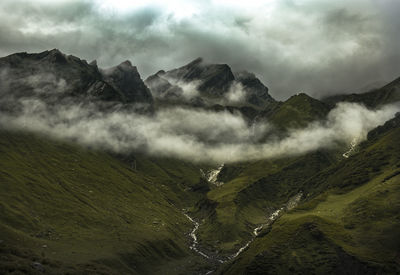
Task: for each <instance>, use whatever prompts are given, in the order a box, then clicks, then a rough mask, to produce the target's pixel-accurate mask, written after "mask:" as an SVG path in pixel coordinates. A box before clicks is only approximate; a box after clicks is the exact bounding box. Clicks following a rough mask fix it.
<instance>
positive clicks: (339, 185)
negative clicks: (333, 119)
mask: <svg viewBox="0 0 400 275" xmlns="http://www.w3.org/2000/svg"><path fill="white" fill-rule="evenodd" d="M397 119H398V118H397ZM399 139H400V128H399V127H398V126H397V127H393V128H390V127H388V129H386V130H385V129H384V130H383V131H381V132H380V133H378V134H377V135H375V136H373V137H370V139H369V140H368V141H367V142H365V143H364V144H362V145H361V146H360V147H361V148H360V152H359V153H357V154H355V155H354V156H352V157H350V158H349V159H346V160H343V161H341V162H339V163H336V164H333V165H332V166H331V167H329V168H328V169H325V170H323V171H321V172H320V173H319V174H317V175H316V176H315V178H317V179H318V180H317V181H318V182H320V185H319V186H316V187H319V188H317V190H319V192H317V191H315V192H314V193H309V194H308V197H306V199H305V201H304V203H302V204H300V205H299V206H298V207H297V208H295V209H294V210H291V211H289V212H287V213H285V214H283V215H282V216H281V217H280V218H279V219H278V220H277V221H276V222H275V223H273V225H272V226H270V227H269V228H268V230H266V232H264V233H263V234H260V236H259V237H258V238H256V239H255V241H254V242H253V243H252V244H251V245H250V247H249V249H248V250H246V251H245V252H243V253H242V254H241V255H240V256H239V257H238V258H236V259H235V260H234V261H232V262H230V263H228V264H227V265H225V266H224V267H222V268H221V269H220V272H221V273H224V274H398V273H399V272H400V258H399V255H400V235H399V232H400V215H399V213H400V144H399V143H398V140H399ZM361 164H363V165H362V166H361V167H360V165H361ZM359 167H360V168H359ZM333 171H334V173H333ZM361 171H363V174H362V175H363V176H362V177H360V175H361ZM315 178H313V179H312V180H307V181H305V182H304V184H311V183H312V182H317V181H316V180H315ZM322 185H324V188H322ZM314 190H315V189H314ZM322 190H324V191H322Z"/></svg>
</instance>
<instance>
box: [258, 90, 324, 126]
mask: <svg viewBox="0 0 400 275" xmlns="http://www.w3.org/2000/svg"><path fill="white" fill-rule="evenodd" d="M328 112H329V107H328V105H326V104H325V103H323V102H321V101H319V100H317V99H314V98H312V97H310V96H308V95H306V94H304V93H300V94H297V95H294V96H292V97H290V98H289V99H288V100H286V101H285V102H283V103H281V104H278V105H276V106H275V107H274V108H273V109H272V110H266V111H265V112H264V113H261V114H260V116H262V117H266V118H268V121H270V122H271V123H272V124H274V125H275V126H276V127H277V128H278V129H282V130H284V129H288V128H301V127H305V126H306V125H307V124H308V123H310V122H312V121H314V120H319V119H323V118H324V117H325V116H326V115H327V114H328Z"/></svg>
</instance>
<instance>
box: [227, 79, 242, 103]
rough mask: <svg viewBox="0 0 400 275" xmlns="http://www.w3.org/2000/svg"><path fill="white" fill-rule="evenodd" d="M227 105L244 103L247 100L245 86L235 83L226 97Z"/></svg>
mask: <svg viewBox="0 0 400 275" xmlns="http://www.w3.org/2000/svg"><path fill="white" fill-rule="evenodd" d="M224 97H225V99H226V101H227V102H226V103H227V105H229V104H237V103H243V102H244V101H245V100H246V92H245V90H244V89H243V85H242V84H241V83H239V82H233V83H232V85H231V87H230V88H229V91H228V92H227V93H226V94H225V95H224Z"/></svg>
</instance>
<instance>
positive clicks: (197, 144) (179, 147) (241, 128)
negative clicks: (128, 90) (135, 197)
mask: <svg viewBox="0 0 400 275" xmlns="http://www.w3.org/2000/svg"><path fill="white" fill-rule="evenodd" d="M46 79H48V80H49V81H48V83H52V85H53V88H54V89H55V90H57V89H61V90H62V89H64V85H63V81H62V80H59V79H53V78H52V77H50V76H48V75H47V78H46ZM30 80H32V81H34V80H35V78H32V79H31V78H28V82H29V81H30ZM34 91H35V92H34V94H33V95H32V96H30V97H23V98H20V99H15V98H10V97H1V99H0V104H1V105H3V104H7V105H9V106H11V105H12V106H18V107H15V108H13V112H8V111H4V110H2V111H0V125H1V127H3V128H7V127H8V128H10V127H12V128H18V129H23V130H28V131H34V132H38V133H41V134H44V135H49V136H52V137H54V138H60V139H66V140H72V141H75V142H78V143H80V144H82V145H85V146H90V147H94V148H101V149H106V150H111V151H113V152H118V153H122V154H129V153H134V152H138V151H140V152H143V153H146V154H149V155H151V156H167V157H173V158H179V159H183V160H187V161H193V162H208V163H229V162H239V161H248V160H258V159H265V158H276V157H281V156H290V155H298V154H304V153H307V152H310V151H314V150H318V149H321V148H332V147H335V146H337V145H342V146H343V145H344V144H350V143H351V142H353V141H356V142H361V141H363V140H365V138H366V136H367V133H368V131H369V130H371V129H373V128H374V127H376V126H378V125H380V124H383V123H384V122H385V121H387V120H388V119H390V118H391V117H393V116H394V114H395V113H396V112H397V111H399V106H395V105H388V106H385V107H383V108H381V109H379V110H369V109H367V108H366V107H364V106H362V105H359V104H354V103H340V104H338V105H337V106H336V108H334V109H333V110H332V111H331V112H330V113H329V114H328V116H327V118H326V120H324V121H316V122H311V123H310V124H309V125H308V126H307V127H306V128H304V129H297V130H289V132H288V133H287V135H286V136H285V137H283V138H280V139H278V138H277V137H274V135H273V133H274V128H273V126H272V125H270V124H269V123H268V122H265V121H264V122H262V121H260V122H257V123H253V124H249V123H248V122H247V121H246V119H244V118H243V117H242V116H241V115H240V113H234V114H232V113H229V112H213V111H206V110H202V109H188V108H178V107H175V108H166V109H161V110H158V111H156V113H154V114H151V115H144V114H139V113H136V112H135V111H134V108H128V107H127V106H125V107H124V108H121V106H114V107H113V108H110V107H109V106H107V107H106V108H105V106H103V104H102V103H99V102H85V101H80V102H78V101H76V100H73V99H71V98H69V99H68V98H64V99H63V100H62V101H59V103H54V101H52V103H51V104H48V103H46V97H44V98H43V97H40V96H39V95H40V93H41V91H39V90H35V89H34ZM56 94H57V93H56ZM6 100H7V101H6ZM10 102H13V104H11V105H10ZM266 136H269V137H270V138H268V140H266V141H265V137H266Z"/></svg>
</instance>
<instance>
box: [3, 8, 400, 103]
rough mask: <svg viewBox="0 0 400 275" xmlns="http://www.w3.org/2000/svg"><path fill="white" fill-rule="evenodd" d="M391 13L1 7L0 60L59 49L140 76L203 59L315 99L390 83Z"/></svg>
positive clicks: (397, 40)
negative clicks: (132, 69) (128, 66)
mask: <svg viewBox="0 0 400 275" xmlns="http://www.w3.org/2000/svg"><path fill="white" fill-rule="evenodd" d="M399 10H400V2H399V1H397V0H367V1H366V0H352V1H347V0H338V1H325V0H269V1H260V0H251V1H245V2H242V1H228V0H205V1H194V0H169V1H160V0H150V1H111V0H104V1H100V0H62V1H50V0H35V1H28V0H2V1H1V3H0V41H1V42H2V43H1V44H0V55H1V56H4V55H6V54H10V53H13V52H17V51H30V52H38V51H43V50H46V49H50V48H59V49H60V50H62V51H64V52H66V53H68V54H74V55H77V56H79V57H82V58H85V59H87V60H89V61H90V60H92V59H97V60H98V63H99V65H100V66H102V67H109V66H112V65H115V64H118V63H120V62H121V61H123V60H126V59H130V60H132V63H134V64H135V65H137V66H138V68H139V71H140V72H141V74H142V75H143V76H145V77H146V76H148V75H150V74H152V73H154V72H156V71H158V70H159V69H165V70H168V69H171V68H174V67H178V66H180V65H182V64H185V63H187V62H189V61H191V60H192V59H194V58H196V57H198V56H202V57H204V58H205V60H207V61H209V62H218V63H227V64H229V65H231V66H232V67H233V69H234V70H236V71H240V70H248V71H251V72H254V73H256V75H257V76H258V77H259V78H260V79H261V80H262V81H263V82H264V83H265V84H266V85H267V86H268V87H269V88H270V92H271V94H272V95H273V96H274V97H275V98H277V99H285V98H287V97H289V96H290V95H293V94H295V93H298V92H306V93H308V94H310V95H312V96H314V97H321V96H324V95H328V94H331V93H338V92H352V91H354V90H357V88H359V87H360V86H365V85H367V86H368V85H369V84H371V83H377V82H378V83H382V81H384V82H387V81H390V80H392V79H394V78H397V77H398V76H399V74H400V53H399V51H398V49H399V48H400V36H399V35H398V30H399V28H400V16H398V15H399V14H398V11H399ZM374 85H375V84H374ZM370 87H371V86H370Z"/></svg>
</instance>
